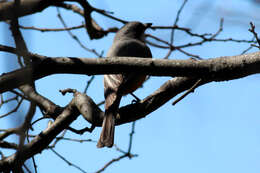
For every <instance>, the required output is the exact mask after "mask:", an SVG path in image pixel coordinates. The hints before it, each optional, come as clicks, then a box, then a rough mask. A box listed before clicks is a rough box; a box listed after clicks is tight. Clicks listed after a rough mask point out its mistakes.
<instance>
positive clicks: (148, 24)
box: [144, 23, 153, 29]
mask: <svg viewBox="0 0 260 173" xmlns="http://www.w3.org/2000/svg"><path fill="white" fill-rule="evenodd" d="M152 25H153V24H152V23H145V24H144V26H145V29H147V28H149V27H150V26H152Z"/></svg>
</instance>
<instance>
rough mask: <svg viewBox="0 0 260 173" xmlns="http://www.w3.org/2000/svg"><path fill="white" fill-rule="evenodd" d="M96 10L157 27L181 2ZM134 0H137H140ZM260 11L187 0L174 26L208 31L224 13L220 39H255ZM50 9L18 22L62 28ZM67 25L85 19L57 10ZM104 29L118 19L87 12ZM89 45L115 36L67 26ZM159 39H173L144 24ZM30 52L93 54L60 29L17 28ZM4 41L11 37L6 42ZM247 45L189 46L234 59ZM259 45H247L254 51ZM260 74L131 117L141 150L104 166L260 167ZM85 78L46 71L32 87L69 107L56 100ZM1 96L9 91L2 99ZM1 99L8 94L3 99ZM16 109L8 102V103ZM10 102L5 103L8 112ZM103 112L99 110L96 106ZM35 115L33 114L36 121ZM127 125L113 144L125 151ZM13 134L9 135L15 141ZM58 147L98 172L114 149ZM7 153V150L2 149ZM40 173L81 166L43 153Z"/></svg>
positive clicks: (244, 0) (4, 67)
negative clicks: (251, 28) (135, 118)
mask: <svg viewBox="0 0 260 173" xmlns="http://www.w3.org/2000/svg"><path fill="white" fill-rule="evenodd" d="M90 3H91V4H92V5H93V6H95V7H96V8H101V9H106V10H108V11H113V12H114V15H115V16H117V17H119V18H123V19H125V20H137V21H142V22H152V23H153V24H154V25H164V26H165V25H172V23H173V22H174V19H175V16H176V12H177V10H178V8H179V7H180V5H181V3H182V0H161V1H155V0H143V1H140V0H139V1H136V0H132V1H116V0H110V1H108V0H103V1H94V2H90ZM136 4H138V5H136ZM259 8H260V6H257V5H256V4H254V3H252V2H251V1H249V0H229V1H224V0H212V1H207V0H196V1H191V0H190V1H188V3H187V5H186V6H185V8H184V11H183V13H182V15H181V18H180V22H179V25H180V26H183V27H190V28H192V31H193V32H197V33H209V32H215V31H217V29H218V26H219V21H220V18H222V17H223V18H224V31H223V32H222V34H221V35H220V36H219V38H230V37H232V38H236V39H251V38H252V34H251V33H249V32H248V28H249V22H250V21H252V22H254V23H255V25H256V29H257V31H259V28H260V25H259V23H258V22H257V21H259V17H260V16H259ZM56 11H57V10H56V8H48V9H46V10H44V11H43V13H37V14H35V15H32V16H27V17H23V18H21V20H20V22H21V23H23V25H24V26H32V25H33V26H37V27H50V28H58V27H62V25H61V23H60V21H59V20H58V18H57V12H56ZM61 12H62V15H63V16H64V18H65V20H66V22H67V24H68V25H69V26H75V25H79V24H81V23H82V22H83V19H82V18H81V17H79V16H78V15H76V14H74V13H71V12H67V11H65V10H61ZM93 16H94V18H95V19H96V21H97V22H98V23H99V24H100V25H101V26H102V27H104V28H108V27H113V26H117V27H120V26H122V25H121V24H120V23H118V22H115V21H113V20H110V19H107V18H106V17H104V16H101V15H98V14H95V15H93ZM4 31H5V35H4V36H2V37H1V38H0V44H8V45H11V46H12V45H13V41H12V40H11V39H10V37H11V36H10V32H9V31H8V26H7V25H6V24H3V23H0V33H4ZM73 33H74V34H75V35H77V36H78V37H79V38H80V39H81V41H82V42H83V43H84V44H85V45H86V46H87V47H88V48H95V49H96V50H97V51H98V52H101V51H104V52H105V53H106V52H107V50H108V49H109V47H110V45H111V43H112V39H113V36H114V34H109V35H108V37H106V38H104V39H102V40H94V41H90V40H89V38H88V36H87V34H86V31H85V30H84V29H82V30H75V31H73ZM148 33H151V34H155V35H157V36H159V37H161V38H163V39H165V40H169V38H170V32H169V31H165V30H155V31H152V30H149V31H148ZM23 34H24V36H25V39H26V41H27V46H28V48H29V50H30V51H31V52H33V53H38V54H42V55H46V56H52V57H57V56H73V57H93V58H94V57H95V56H94V55H93V54H91V53H89V52H87V51H85V50H83V49H82V48H80V47H79V46H78V44H77V43H76V42H75V41H74V40H72V39H71V37H69V36H68V34H67V33H66V32H46V33H41V32H38V31H28V30H23ZM190 41H194V40H193V39H192V40H191V38H190V37H188V36H186V35H185V34H183V33H182V32H176V37H175V44H176V45H180V44H183V43H187V42H190ZM7 42H8V43H7ZM248 46H249V44H237V43H221V42H220V43H207V44H205V45H203V46H200V47H193V48H189V49H187V50H188V51H190V52H191V53H193V54H199V55H201V57H203V58H214V57H219V56H229V55H238V54H240V53H241V52H242V51H243V50H244V49H246V48H247V47H248ZM151 50H152V53H153V57H156V58H162V57H164V56H165V54H166V53H167V51H161V50H159V49H156V48H153V47H151ZM255 51H257V49H252V50H251V52H255ZM170 58H171V59H184V58H185V59H186V58H188V57H187V56H185V55H183V54H181V53H179V52H174V53H173V54H172V55H171V56H170ZM15 61H16V58H15V57H14V56H10V55H7V54H5V53H2V52H0V73H3V72H8V71H11V70H12V69H14V68H15V67H16V66H15ZM259 77H260V76H259V75H252V76H249V77H246V78H243V79H239V80H234V81H226V82H212V83H210V84H207V85H204V86H201V87H199V88H197V89H196V91H195V92H194V93H192V94H190V95H188V96H187V97H186V98H185V99H184V100H182V101H181V102H179V103H178V104H177V105H175V106H172V105H171V102H172V101H173V100H174V99H172V100H171V101H170V102H168V103H166V104H165V105H164V106H162V107H161V108H159V109H158V110H156V111H154V112H153V113H151V114H149V115H148V116H147V117H146V118H144V119H141V120H139V121H137V122H136V128H135V134H134V140H133V148H132V152H133V153H134V154H138V157H135V158H133V159H131V160H129V159H128V158H126V159H123V160H121V161H120V162H117V163H114V164H113V165H112V166H110V167H109V168H107V169H106V172H108V173H110V172H111V173H112V172H113V173H115V172H125V173H128V172H129V173H130V172H177V173H190V172H193V173H208V172H211V173H219V172H221V173H230V172H236V173H244V172H249V173H257V172H259V170H260V166H259V161H260V126H259V124H260V117H259V109H258V108H259V97H260V93H259V86H260V81H259ZM89 78H90V77H89V76H86V75H65V74H60V75H52V76H49V77H46V78H43V79H40V80H38V81H36V86H37V89H38V92H39V93H41V94H42V95H44V96H45V97H47V98H49V99H51V100H52V101H54V102H55V103H56V104H58V105H61V106H65V105H66V104H68V103H69V101H70V100H71V99H72V96H71V95H66V96H62V95H61V94H60V93H59V92H58V90H59V89H64V88H75V89H77V90H79V91H83V90H84V86H85V85H86V82H87V81H88V79H89ZM168 79H169V77H152V78H151V80H149V81H148V82H146V83H145V84H144V87H143V88H141V89H139V90H137V91H136V92H135V94H136V95H138V96H139V97H140V98H144V97H146V96H147V95H149V94H151V93H152V92H153V91H155V90H156V89H157V88H158V87H159V86H160V85H162V84H163V83H164V82H165V81H167V80H168ZM102 80H103V78H102V76H96V77H95V80H94V82H93V83H92V85H91V87H90V88H89V90H88V92H87V94H88V95H89V96H91V97H92V98H93V100H94V101H95V102H96V103H98V102H100V101H102V100H103V81H102ZM4 96H5V95H4ZM6 96H7V95H6ZM132 99H133V98H132V97H130V96H127V97H125V98H123V100H122V103H121V105H125V104H129V103H130V102H131V100H132ZM13 106H14V105H13ZM22 106H23V107H22V108H21V109H19V111H18V112H17V113H16V114H13V115H12V116H10V117H8V118H5V119H0V125H1V128H6V127H10V126H14V125H13V124H12V120H13V119H17V118H19V116H22V115H24V114H25V110H26V108H27V104H26V103H24V104H23V105H22ZM8 109H10V107H6V106H4V107H2V108H1V109H0V113H1V114H2V113H4V112H5V111H7V110H8ZM102 109H103V107H102ZM39 117H41V113H40V112H39V111H38V112H37V115H36V116H35V119H37V118H39ZM86 125H88V126H89V124H88V123H87V122H86V121H85V120H84V119H83V118H81V117H79V118H78V119H77V121H76V122H74V123H73V125H72V126H74V127H77V128H80V127H85V126H86ZM46 126H47V121H42V122H40V123H38V124H36V126H35V127H34V128H35V132H32V133H33V134H37V133H38V132H39V131H40V130H43V129H44V128H45V127H46ZM100 130H101V129H100V128H96V129H95V130H94V132H93V133H91V134H88V133H85V134H84V135H82V136H79V135H74V134H72V133H70V132H68V133H67V135H66V137H71V138H77V139H93V140H97V139H98V137H99V134H100ZM130 130H131V123H129V124H125V125H121V126H119V127H117V128H116V139H115V143H116V144H117V145H118V146H119V147H120V148H122V149H125V150H127V147H128V141H129V132H130ZM11 140H15V139H14V138H11ZM56 150H57V151H58V152H59V153H61V154H62V155H63V156H64V157H66V158H67V159H68V160H69V161H71V162H72V163H74V164H76V165H78V166H79V167H81V168H82V169H84V170H86V172H95V171H96V170H98V169H100V168H101V167H102V166H103V165H104V164H105V163H107V162H108V161H110V160H111V159H112V158H115V157H117V156H119V154H120V153H118V152H116V151H115V149H97V148H96V143H92V142H89V143H76V142H68V141H61V142H60V143H58V145H57V146H56ZM6 152H9V151H6ZM36 161H37V163H38V164H37V166H38V172H40V173H44V172H50V170H52V171H51V172H58V171H59V172H80V171H78V170H77V169H75V168H73V167H71V166H68V165H67V164H66V163H65V162H63V161H62V160H61V159H60V158H58V157H56V156H55V155H54V154H53V153H52V152H51V151H49V150H47V151H43V152H42V153H41V154H38V155H37V156H36Z"/></svg>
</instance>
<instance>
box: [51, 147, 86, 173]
mask: <svg viewBox="0 0 260 173" xmlns="http://www.w3.org/2000/svg"><path fill="white" fill-rule="evenodd" d="M50 150H51V151H52V152H53V153H54V154H56V155H57V156H58V157H59V158H60V159H62V160H63V161H64V162H66V163H67V164H68V165H69V166H72V167H74V168H76V169H78V170H80V171H81V172H84V173H87V172H86V171H84V170H83V169H82V168H80V167H79V166H77V165H75V164H73V163H71V162H70V161H68V160H67V159H66V158H65V157H63V156H62V155H61V154H59V153H58V152H57V151H55V150H54V149H53V148H50Z"/></svg>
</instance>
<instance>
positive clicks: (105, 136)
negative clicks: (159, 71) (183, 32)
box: [97, 22, 152, 148]
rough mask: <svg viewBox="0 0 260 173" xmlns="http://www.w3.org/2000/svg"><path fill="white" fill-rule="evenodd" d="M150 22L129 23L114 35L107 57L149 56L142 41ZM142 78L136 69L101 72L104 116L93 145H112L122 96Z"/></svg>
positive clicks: (130, 90) (150, 56)
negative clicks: (125, 71)
mask: <svg viewBox="0 0 260 173" xmlns="http://www.w3.org/2000/svg"><path fill="white" fill-rule="evenodd" d="M151 25H152V24H151V23H147V24H143V23H140V22H129V23H127V24H126V25H124V26H123V27H122V28H121V29H120V30H119V31H118V32H117V33H116V35H115V38H114V41H113V44H112V46H111V48H110V49H109V51H108V54H107V57H108V58H109V57H143V58H152V54H151V51H150V49H149V47H148V46H147V45H146V44H145V40H144V39H145V36H144V32H145V30H146V29H147V28H148V27H150V26H151ZM145 79H146V75H142V74H138V73H136V72H134V71H133V72H131V73H124V74H109V75H104V95H105V116H104V119H103V124H102V131H101V135H100V138H99V141H98V143H97V147H98V148H101V147H104V146H106V147H112V146H113V144H114V133H115V119H116V115H117V111H118V108H119V104H120V100H121V98H122V96H123V95H126V94H129V93H132V92H134V91H135V90H136V89H137V88H139V87H140V86H141V85H142V84H143V82H144V81H145Z"/></svg>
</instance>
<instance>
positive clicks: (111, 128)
mask: <svg viewBox="0 0 260 173" xmlns="http://www.w3.org/2000/svg"><path fill="white" fill-rule="evenodd" d="M114 134H115V115H114V113H113V112H105V116H104V120H103V124H102V131H101V134H100V138H99V140H98V143H97V147H98V148H102V147H105V146H106V147H109V148H110V147H112V146H113V145H114Z"/></svg>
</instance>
